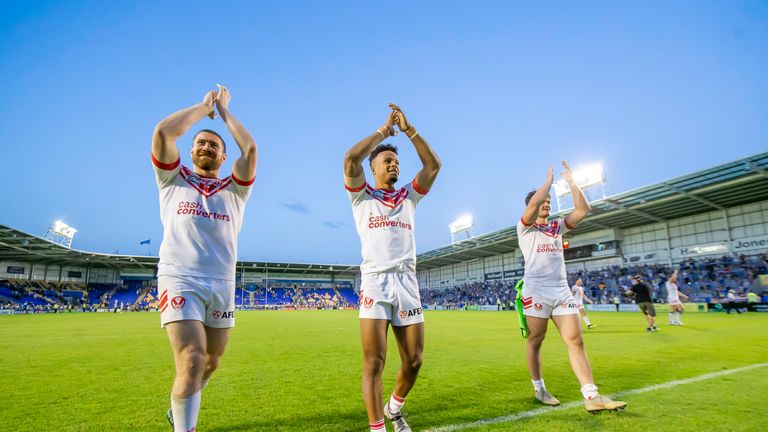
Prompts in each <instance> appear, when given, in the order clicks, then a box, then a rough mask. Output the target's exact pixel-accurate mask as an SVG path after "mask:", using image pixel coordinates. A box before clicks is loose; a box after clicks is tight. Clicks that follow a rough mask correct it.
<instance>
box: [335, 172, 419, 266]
mask: <svg viewBox="0 0 768 432" xmlns="http://www.w3.org/2000/svg"><path fill="white" fill-rule="evenodd" d="M345 187H346V189H347V194H349V200H350V202H351V203H352V214H353V215H354V217H355V226H356V227H357V234H358V235H359V236H360V243H362V254H363V263H362V264H361V265H360V272H361V273H362V274H363V275H366V274H371V273H381V272H386V271H391V270H394V269H396V268H398V267H400V265H403V266H404V267H403V269H404V270H410V271H416V239H415V238H414V236H413V230H414V228H415V220H414V213H415V210H416V204H417V203H418V202H419V201H421V199H422V198H424V195H426V194H427V192H428V191H427V190H424V189H422V188H421V187H419V185H418V184H416V180H414V181H413V182H411V183H409V184H408V185H406V186H405V187H402V188H400V189H396V190H392V191H387V190H384V189H374V188H373V187H372V186H371V185H369V184H368V183H363V185H361V186H360V187H358V188H355V189H352V188H350V187H349V186H346V185H345Z"/></svg>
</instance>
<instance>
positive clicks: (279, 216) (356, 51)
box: [0, 0, 768, 264]
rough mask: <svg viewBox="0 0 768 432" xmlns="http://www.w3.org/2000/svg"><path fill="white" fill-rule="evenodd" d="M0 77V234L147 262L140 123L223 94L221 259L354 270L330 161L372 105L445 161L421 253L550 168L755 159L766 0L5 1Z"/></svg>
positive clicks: (767, 114) (154, 231) (672, 169)
mask: <svg viewBox="0 0 768 432" xmlns="http://www.w3.org/2000/svg"><path fill="white" fill-rule="evenodd" d="M533 3H535V4H533ZM0 82H2V83H3V87H4V91H5V93H4V94H5V96H4V97H3V98H2V102H0V130H2V154H3V162H4V164H3V165H4V170H3V171H4V180H5V181H4V183H3V188H2V189H3V197H2V201H0V207H1V210H0V223H3V224H6V225H10V226H12V227H14V228H18V229H21V230H23V231H27V232H30V233H33V234H40V235H41V234H43V233H44V232H45V230H46V229H47V227H48V225H49V224H50V223H51V222H52V221H54V220H56V219H61V220H64V221H65V222H67V223H69V224H71V225H73V226H75V227H76V228H77V229H78V230H79V233H78V234H77V235H76V237H75V240H74V243H73V247H75V248H77V249H83V250H89V251H97V252H107V253H111V252H114V251H116V250H117V251H119V252H120V253H130V254H147V253H148V252H151V253H153V254H156V253H157V249H158V247H159V244H160V240H161V238H162V226H161V224H160V218H159V205H158V196H157V190H156V186H155V182H154V177H153V173H152V168H151V165H150V160H149V154H150V141H151V136H152V130H153V128H154V125H155V124H156V123H157V122H159V121H160V120H162V119H163V118H164V117H165V116H167V115H168V114H170V113H171V112H173V111H175V110H178V109H181V108H184V107H186V106H189V105H192V104H194V103H197V102H198V101H200V100H201V99H202V97H203V95H204V93H205V92H206V91H208V90H212V89H214V88H215V84H216V83H222V84H224V85H227V86H228V87H229V88H230V90H231V91H232V102H231V105H230V109H231V111H232V112H233V113H234V114H235V115H236V116H237V117H238V118H239V119H240V120H241V121H242V122H243V124H244V125H245V126H246V127H247V128H248V129H249V130H250V131H251V133H252V135H253V136H254V138H255V139H256V141H257V143H258V145H259V162H258V169H257V170H258V171H257V179H256V183H255V187H254V191H253V194H252V195H251V198H250V201H249V203H248V208H247V210H246V216H245V222H244V224H243V228H242V231H241V233H240V244H239V251H240V258H241V259H246V260H273V261H291V262H322V263H345V264H356V263H359V262H360V246H359V240H358V238H357V234H356V233H355V230H354V225H353V220H352V213H351V209H350V205H349V202H348V199H347V195H346V193H345V191H344V188H343V178H342V157H343V155H344V152H345V151H346V150H347V149H348V148H349V147H350V146H352V145H353V144H354V143H355V142H356V141H358V140H359V139H361V138H362V137H364V136H365V135H368V134H370V133H371V132H373V131H374V130H375V129H376V128H377V127H379V126H380V125H381V124H382V123H383V121H384V118H385V116H386V115H387V114H388V110H387V102H390V101H392V102H396V103H397V104H399V105H400V106H401V107H402V108H403V111H404V112H405V113H406V115H408V117H409V119H410V120H411V122H412V123H413V125H414V126H416V127H417V128H418V129H419V131H420V133H421V134H422V135H423V136H424V137H425V138H426V139H427V140H428V141H429V143H430V144H431V145H432V146H433V147H434V148H435V150H436V152H437V153H438V155H439V156H440V158H441V159H442V161H443V169H442V171H441V172H440V175H439V176H438V179H437V181H436V183H435V185H434V188H433V190H432V192H431V193H430V194H429V196H428V197H427V198H426V199H424V200H423V201H422V202H421V203H420V204H419V208H418V211H417V224H416V239H417V249H418V251H419V252H423V251H427V250H431V249H434V248H436V247H439V246H443V245H445V244H448V243H449V242H450V235H449V232H448V224H449V223H450V222H451V221H453V220H454V219H455V218H457V217H458V216H460V215H462V214H464V213H467V212H471V213H473V214H474V216H475V221H476V229H475V233H476V234H481V233H484V232H489V231H493V230H496V229H500V228H504V227H507V226H511V225H512V224H514V223H515V221H516V220H517V219H518V218H519V215H520V213H521V212H522V209H523V198H524V196H525V194H526V192H527V191H529V190H530V189H532V188H533V187H535V186H538V185H540V184H541V183H542V182H543V180H544V176H545V171H546V168H547V166H550V165H553V166H557V164H559V161H560V160H561V159H566V160H568V161H569V162H571V164H572V165H574V166H575V167H577V166H579V165H580V164H586V163H590V162H594V161H601V162H603V163H604V165H605V166H606V170H607V175H608V181H609V187H610V191H611V192H612V193H620V192H624V191H627V190H630V189H633V188H637V187H641V186H644V185H647V184H650V183H654V182H658V181H662V180H666V179H669V178H672V177H675V176H678V175H684V174H687V173H690V172H693V171H697V170H700V169H704V168H708V167H711V166H714V165H717V164H720V163H723V162H727V161H731V160H734V159H738V158H741V157H745V156H748V155H751V154H754V153H758V152H761V151H766V150H768V3H766V2H764V1H763V2H750V1H720V2H715V1H710V2H701V1H675V2H669V1H636V2H562V3H560V2H510V1H499V2H490V1H489V2H484V1H477V2H455V1H434V2H426V1H424V2H422V1H420V2H392V1H390V2H372V1H359V0H358V1H349V2H340V1H326V2H317V1H314V2H313V1H307V2H299V1H275V2H266V1H259V2H246V1H243V2H229V1H226V2H212V1H206V2H191V1H184V2H180V1H179V2H149V1H147V2H104V1H94V2H85V1H81V2H34V1H23V2H3V4H2V6H0ZM199 127H200V128H202V127H208V128H212V129H215V130H218V131H220V132H225V131H226V127H225V126H224V125H223V124H222V123H221V122H220V120H218V119H217V120H215V121H211V120H208V119H205V120H203V121H201V122H200V124H199ZM225 138H228V140H229V141H230V142H231V138H229V136H228V135H225ZM390 141H391V142H393V143H394V144H396V145H398V146H399V147H400V149H401V165H402V169H401V172H402V176H401V181H407V180H410V179H412V178H413V175H414V174H415V173H416V171H417V170H418V168H419V164H418V159H417V157H416V153H415V151H414V150H413V147H412V145H411V144H410V143H409V141H408V140H407V138H404V137H402V136H398V137H397V138H394V139H392V140H390ZM190 143H191V133H190V134H188V135H186V136H184V137H183V138H182V139H181V140H180V141H179V147H180V150H181V154H182V163H185V164H191V160H190V157H189V152H188V149H189V145H190ZM229 149H230V161H229V162H228V163H227V164H226V165H225V166H224V168H223V171H222V172H223V173H226V172H229V171H230V170H231V168H230V166H231V163H230V162H231V161H233V160H234V159H235V157H233V156H236V152H237V150H236V147H235V146H234V145H232V144H231V145H230V147H229ZM233 153H235V154H233ZM368 178H369V179H370V174H368ZM145 239H151V240H152V244H151V249H150V250H148V249H147V247H146V246H140V245H139V242H140V241H142V240H145Z"/></svg>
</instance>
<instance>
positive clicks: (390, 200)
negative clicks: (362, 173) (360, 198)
mask: <svg viewBox="0 0 768 432" xmlns="http://www.w3.org/2000/svg"><path fill="white" fill-rule="evenodd" d="M365 192H366V193H367V194H368V195H370V196H371V197H373V198H374V199H376V200H377V201H379V202H380V203H382V204H384V205H385V206H387V207H389V208H395V207H397V206H399V205H400V204H402V203H403V201H405V199H406V198H407V197H408V190H407V189H405V188H400V189H399V190H391V191H388V190H386V189H375V188H373V187H372V186H371V185H369V184H367V183H366V184H365Z"/></svg>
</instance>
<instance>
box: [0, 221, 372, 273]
mask: <svg viewBox="0 0 768 432" xmlns="http://www.w3.org/2000/svg"><path fill="white" fill-rule="evenodd" d="M0 260H8V261H23V262H32V263H41V264H45V263H48V264H57V265H58V264H61V265H69V266H81V267H82V266H85V267H89V266H90V267H109V268H114V269H121V270H122V269H148V270H150V269H151V270H154V269H155V267H156V266H157V262H158V257H152V256H140V255H135V256H134V255H120V254H101V253H93V252H85V251H80V250H75V249H69V248H66V247H64V246H61V245H58V244H56V243H53V242H50V241H48V240H45V239H43V238H40V237H38V236H35V235H32V234H27V233H25V232H22V231H19V230H17V229H14V228H11V227H8V226H5V225H0ZM358 267H359V266H357V265H348V264H333V265H329V264H299V263H279V262H266V261H238V262H237V271H238V272H239V271H242V270H251V271H254V270H255V271H270V272H275V273H284V274H289V275H296V276H301V275H306V274H312V275H331V274H333V275H334V276H354V275H355V274H357V272H358Z"/></svg>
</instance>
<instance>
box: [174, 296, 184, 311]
mask: <svg viewBox="0 0 768 432" xmlns="http://www.w3.org/2000/svg"><path fill="white" fill-rule="evenodd" d="M185 303H187V299H185V298H184V297H182V296H176V297H174V298H172V299H171V307H172V308H173V310H181V308H183V307H184V304H185Z"/></svg>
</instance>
